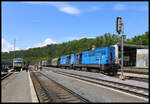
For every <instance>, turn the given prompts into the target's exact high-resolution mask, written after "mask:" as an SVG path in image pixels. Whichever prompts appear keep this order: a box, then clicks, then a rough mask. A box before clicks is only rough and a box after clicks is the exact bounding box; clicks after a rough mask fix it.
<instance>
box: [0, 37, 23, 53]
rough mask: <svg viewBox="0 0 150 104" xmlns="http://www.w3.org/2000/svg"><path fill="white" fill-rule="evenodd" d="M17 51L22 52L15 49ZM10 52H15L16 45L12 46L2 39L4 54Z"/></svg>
mask: <svg viewBox="0 0 150 104" xmlns="http://www.w3.org/2000/svg"><path fill="white" fill-rule="evenodd" d="M15 50H20V49H19V48H17V47H15ZM9 51H14V45H12V44H11V43H9V42H8V41H7V40H5V39H3V38H2V52H9Z"/></svg>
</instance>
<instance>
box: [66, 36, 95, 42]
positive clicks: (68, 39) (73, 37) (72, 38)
mask: <svg viewBox="0 0 150 104" xmlns="http://www.w3.org/2000/svg"><path fill="white" fill-rule="evenodd" d="M82 38H95V37H84V36H82V37H76V36H68V37H65V38H64V39H65V41H66V42H67V41H72V40H80V39H82Z"/></svg>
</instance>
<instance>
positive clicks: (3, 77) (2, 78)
mask: <svg viewBox="0 0 150 104" xmlns="http://www.w3.org/2000/svg"><path fill="white" fill-rule="evenodd" d="M11 74H12V73H7V74H3V75H2V77H1V81H2V80H4V79H6V78H7V77H9V76H10V75H11Z"/></svg>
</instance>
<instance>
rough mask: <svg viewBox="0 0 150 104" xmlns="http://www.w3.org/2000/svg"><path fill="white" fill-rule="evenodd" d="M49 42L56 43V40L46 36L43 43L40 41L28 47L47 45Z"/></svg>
mask: <svg viewBox="0 0 150 104" xmlns="http://www.w3.org/2000/svg"><path fill="white" fill-rule="evenodd" d="M49 44H56V41H53V40H52V39H50V38H46V39H45V41H43V42H42V43H38V44H36V45H33V46H30V47H27V48H26V49H29V48H36V47H43V46H46V45H49Z"/></svg>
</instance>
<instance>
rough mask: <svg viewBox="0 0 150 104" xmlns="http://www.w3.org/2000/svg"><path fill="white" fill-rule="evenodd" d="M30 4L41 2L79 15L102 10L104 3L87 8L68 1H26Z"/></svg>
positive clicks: (40, 3)
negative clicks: (78, 6)
mask: <svg viewBox="0 0 150 104" xmlns="http://www.w3.org/2000/svg"><path fill="white" fill-rule="evenodd" d="M24 3H29V4H39V5H47V6H54V7H56V8H57V9H58V10H59V11H60V12H63V13H67V14H71V15H79V14H81V13H85V12H86V13H87V12H92V11H97V10H100V9H101V8H102V7H103V5H99V6H96V5H92V6H89V7H86V9H82V10H81V8H80V9H79V8H77V7H75V6H74V5H71V4H69V3H67V2H24Z"/></svg>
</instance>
